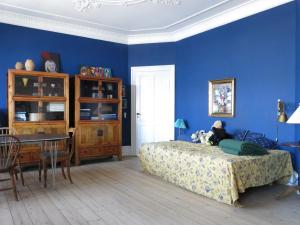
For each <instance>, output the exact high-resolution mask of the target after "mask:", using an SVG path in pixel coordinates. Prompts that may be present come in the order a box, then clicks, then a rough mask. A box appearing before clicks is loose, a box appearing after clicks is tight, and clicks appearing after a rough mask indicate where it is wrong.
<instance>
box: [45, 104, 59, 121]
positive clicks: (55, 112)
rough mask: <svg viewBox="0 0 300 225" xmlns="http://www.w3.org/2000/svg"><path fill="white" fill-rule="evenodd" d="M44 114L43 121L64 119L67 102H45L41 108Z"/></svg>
mask: <svg viewBox="0 0 300 225" xmlns="http://www.w3.org/2000/svg"><path fill="white" fill-rule="evenodd" d="M40 113H41V115H42V117H41V121H43V120H47V121H53V120H64V118H65V103H64V102H43V103H42V107H41V109H40Z"/></svg>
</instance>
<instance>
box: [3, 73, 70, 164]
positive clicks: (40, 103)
mask: <svg viewBox="0 0 300 225" xmlns="http://www.w3.org/2000/svg"><path fill="white" fill-rule="evenodd" d="M8 123H9V127H11V128H14V129H15V130H16V132H17V134H36V133H45V134H51V133H56V134H57V133H67V130H68V128H69V76H68V75H67V74H62V73H47V72H38V71H25V70H9V71H8ZM39 151H40V144H24V145H22V146H21V152H20V158H21V163H23V164H27V163H28V164H34V163H37V162H38V160H39Z"/></svg>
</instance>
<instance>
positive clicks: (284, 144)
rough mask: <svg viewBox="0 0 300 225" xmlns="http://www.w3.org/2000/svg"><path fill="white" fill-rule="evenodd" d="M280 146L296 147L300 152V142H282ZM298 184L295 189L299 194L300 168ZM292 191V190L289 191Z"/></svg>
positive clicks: (299, 170)
mask: <svg viewBox="0 0 300 225" xmlns="http://www.w3.org/2000/svg"><path fill="white" fill-rule="evenodd" d="M280 146H283V147H288V148H296V149H297V151H299V153H300V142H284V143H281V144H280ZM297 172H298V186H295V187H293V191H294V190H295V191H298V194H299V193H300V169H298V171H297ZM289 193H290V191H289Z"/></svg>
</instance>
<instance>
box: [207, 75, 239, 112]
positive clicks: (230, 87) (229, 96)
mask: <svg viewBox="0 0 300 225" xmlns="http://www.w3.org/2000/svg"><path fill="white" fill-rule="evenodd" d="M234 113H235V79H234V78H230V79H224V80H210V81H209V82H208V115H209V116H213V117H234Z"/></svg>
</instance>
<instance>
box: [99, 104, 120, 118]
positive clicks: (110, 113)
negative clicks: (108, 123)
mask: <svg viewBox="0 0 300 225" xmlns="http://www.w3.org/2000/svg"><path fill="white" fill-rule="evenodd" d="M99 112H100V114H99V117H100V120H118V104H115V103H99Z"/></svg>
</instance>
